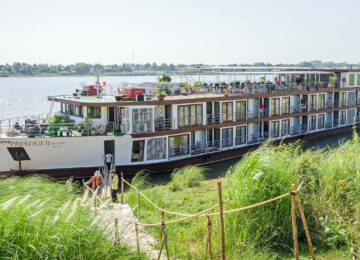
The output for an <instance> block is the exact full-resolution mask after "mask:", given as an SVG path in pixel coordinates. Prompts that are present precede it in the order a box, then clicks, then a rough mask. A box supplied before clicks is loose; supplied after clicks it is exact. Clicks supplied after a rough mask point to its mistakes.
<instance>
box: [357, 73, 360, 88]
mask: <svg viewBox="0 0 360 260" xmlns="http://www.w3.org/2000/svg"><path fill="white" fill-rule="evenodd" d="M356 83H357V84H356V85H358V86H359V85H360V74H357V82H356Z"/></svg>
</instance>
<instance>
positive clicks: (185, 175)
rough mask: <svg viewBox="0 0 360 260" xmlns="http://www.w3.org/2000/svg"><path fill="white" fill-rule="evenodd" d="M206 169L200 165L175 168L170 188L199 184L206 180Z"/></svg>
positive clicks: (179, 188) (176, 188)
mask: <svg viewBox="0 0 360 260" xmlns="http://www.w3.org/2000/svg"><path fill="white" fill-rule="evenodd" d="M204 171H205V169H204V168H202V167H198V166H187V167H184V168H180V169H178V170H175V171H174V172H173V173H172V174H171V182H170V184H169V185H170V189H171V190H173V191H176V190H181V189H182V188H186V187H196V186H199V184H200V182H201V181H203V180H204Z"/></svg>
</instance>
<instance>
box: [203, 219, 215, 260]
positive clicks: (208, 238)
mask: <svg viewBox="0 0 360 260" xmlns="http://www.w3.org/2000/svg"><path fill="white" fill-rule="evenodd" d="M207 219H208V224H207V243H206V249H207V250H206V253H207V252H209V257H210V260H212V259H213V256H212V249H211V225H212V221H211V218H210V216H207ZM206 258H207V255H206V256H205V259H206Z"/></svg>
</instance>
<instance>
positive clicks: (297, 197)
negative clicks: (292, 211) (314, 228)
mask: <svg viewBox="0 0 360 260" xmlns="http://www.w3.org/2000/svg"><path fill="white" fill-rule="evenodd" d="M296 202H297V205H298V208H299V211H300V215H301V220H302V222H303V225H304V229H305V234H306V238H307V241H308V244H309V251H310V255H311V258H312V259H313V260H315V255H314V249H313V245H312V243H311V238H310V233H309V229H308V226H307V223H306V218H305V214H304V209H303V207H302V205H301V200H300V197H299V195H298V194H296Z"/></svg>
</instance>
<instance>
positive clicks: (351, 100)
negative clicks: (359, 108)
mask: <svg viewBox="0 0 360 260" xmlns="http://www.w3.org/2000/svg"><path fill="white" fill-rule="evenodd" d="M347 105H348V106H355V105H356V91H353V92H348V96H347Z"/></svg>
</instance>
